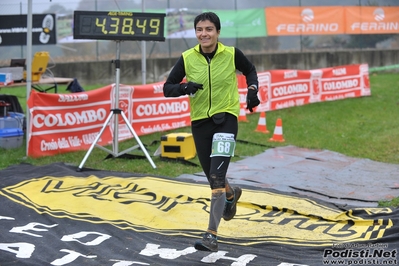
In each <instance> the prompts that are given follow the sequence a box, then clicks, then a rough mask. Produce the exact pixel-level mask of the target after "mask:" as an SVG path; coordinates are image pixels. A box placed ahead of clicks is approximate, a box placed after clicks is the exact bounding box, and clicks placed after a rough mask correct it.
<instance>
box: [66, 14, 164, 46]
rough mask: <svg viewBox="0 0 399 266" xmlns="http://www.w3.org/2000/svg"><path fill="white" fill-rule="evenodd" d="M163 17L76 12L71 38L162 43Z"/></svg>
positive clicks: (158, 15)
mask: <svg viewBox="0 0 399 266" xmlns="http://www.w3.org/2000/svg"><path fill="white" fill-rule="evenodd" d="M164 20H165V14H162V13H134V12H124V11H123V12H122V11H109V12H108V11H106V12H102V11H75V12H74V20H73V22H74V28H73V37H74V39H95V40H142V41H165V37H164V24H165V23H164Z"/></svg>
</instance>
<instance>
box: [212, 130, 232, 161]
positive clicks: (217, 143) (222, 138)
mask: <svg viewBox="0 0 399 266" xmlns="http://www.w3.org/2000/svg"><path fill="white" fill-rule="evenodd" d="M235 148H236V141H235V140H234V134H231V133H215V134H214V135H213V140H212V154H211V157H214V156H223V157H233V156H234V150H235Z"/></svg>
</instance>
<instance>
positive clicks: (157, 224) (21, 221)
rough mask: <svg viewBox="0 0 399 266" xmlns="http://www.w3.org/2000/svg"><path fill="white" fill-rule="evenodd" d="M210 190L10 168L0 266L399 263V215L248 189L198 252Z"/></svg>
mask: <svg viewBox="0 0 399 266" xmlns="http://www.w3.org/2000/svg"><path fill="white" fill-rule="evenodd" d="M209 193H210V191H209V188H208V187H207V185H206V184H202V183H200V182H194V181H187V180H176V179H170V178H161V177H150V176H143V175H139V174H132V173H119V172H108V171H98V170H89V169H84V171H83V172H76V166H68V165H65V164H63V163H55V164H51V165H47V166H41V167H35V166H31V165H28V164H21V165H16V166H12V167H9V168H7V169H5V170H2V171H0V206H1V207H0V265H1V266H3V265H115V266H122V265H204V263H208V264H211V265H212V264H214V265H234V266H238V265H281V266H288V265H333V263H334V264H340V265H345V263H346V264H349V263H351V264H352V265H353V264H355V265H380V264H382V263H385V265H386V264H388V265H396V264H397V250H398V247H399V241H398V236H399V225H398V223H399V219H398V218H399V210H398V209H392V208H355V207H353V208H349V207H346V208H343V207H340V206H337V205H333V204H331V203H327V202H324V201H321V200H313V199H309V198H305V197H303V196H297V195H293V194H288V193H281V192H277V191H274V190H270V189H264V188H257V187H250V186H246V187H244V192H243V195H242V197H241V199H240V202H239V205H238V211H237V215H236V217H235V218H234V219H233V220H231V221H229V222H225V221H222V223H221V225H220V231H219V234H220V235H219V252H217V253H206V252H199V251H196V250H195V249H194V248H193V246H192V244H193V243H194V242H195V241H196V240H197V239H198V238H199V237H200V234H201V233H202V232H203V230H204V229H205V228H206V225H207V219H208V210H209V200H208V198H209Z"/></svg>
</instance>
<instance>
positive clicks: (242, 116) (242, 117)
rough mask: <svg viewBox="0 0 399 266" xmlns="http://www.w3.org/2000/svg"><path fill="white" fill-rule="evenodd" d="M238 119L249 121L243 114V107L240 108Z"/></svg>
mask: <svg viewBox="0 0 399 266" xmlns="http://www.w3.org/2000/svg"><path fill="white" fill-rule="evenodd" d="M238 121H239V122H249V121H248V120H247V116H246V114H245V109H244V108H242V107H241V108H240V115H239V116H238Z"/></svg>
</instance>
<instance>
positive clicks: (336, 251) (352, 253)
mask: <svg viewBox="0 0 399 266" xmlns="http://www.w3.org/2000/svg"><path fill="white" fill-rule="evenodd" d="M397 256H398V252H397V250H396V249H389V248H388V244H383V243H377V244H372V243H366V244H359V243H343V244H334V245H333V247H332V248H326V249H324V252H323V265H397V263H398V260H397Z"/></svg>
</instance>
